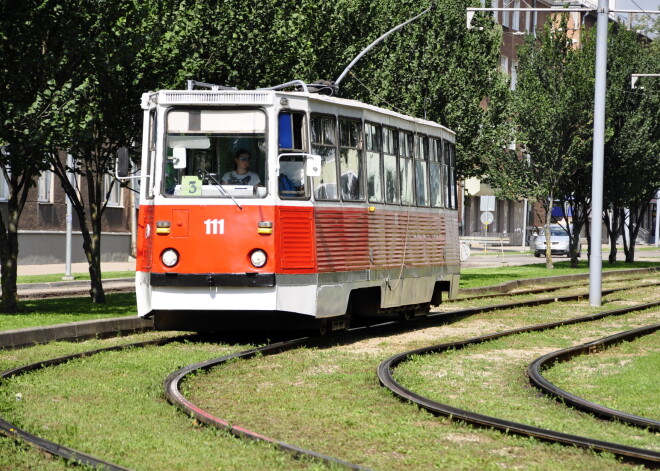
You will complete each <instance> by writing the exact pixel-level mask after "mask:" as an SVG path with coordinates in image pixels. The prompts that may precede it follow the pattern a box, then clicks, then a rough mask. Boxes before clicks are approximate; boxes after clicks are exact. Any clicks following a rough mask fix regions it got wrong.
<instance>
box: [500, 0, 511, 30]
mask: <svg viewBox="0 0 660 471" xmlns="http://www.w3.org/2000/svg"><path fill="white" fill-rule="evenodd" d="M510 2H511V0H504V2H503V3H502V7H503V8H509V7H510V6H511V5H510ZM510 15H511V12H510V11H503V12H502V26H504V27H505V28H508V27H509V16H510Z"/></svg>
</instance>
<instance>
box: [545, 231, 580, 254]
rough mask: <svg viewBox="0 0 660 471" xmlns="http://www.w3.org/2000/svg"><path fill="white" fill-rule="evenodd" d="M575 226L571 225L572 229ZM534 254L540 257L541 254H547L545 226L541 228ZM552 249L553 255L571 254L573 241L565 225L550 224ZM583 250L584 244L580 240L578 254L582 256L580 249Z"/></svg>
mask: <svg viewBox="0 0 660 471" xmlns="http://www.w3.org/2000/svg"><path fill="white" fill-rule="evenodd" d="M572 229H573V226H571V230H572ZM534 243H535V247H534V256H535V257H540V256H541V255H543V256H545V249H546V238H545V231H544V228H541V230H540V231H539V235H538V236H537V237H536V240H535V241H534ZM550 250H551V251H552V255H566V256H567V257H570V256H571V241H570V237H569V236H568V232H567V231H566V229H565V228H564V227H562V226H561V225H559V224H550ZM581 250H582V244H580V243H579V242H578V246H577V256H578V257H579V256H580V251H581Z"/></svg>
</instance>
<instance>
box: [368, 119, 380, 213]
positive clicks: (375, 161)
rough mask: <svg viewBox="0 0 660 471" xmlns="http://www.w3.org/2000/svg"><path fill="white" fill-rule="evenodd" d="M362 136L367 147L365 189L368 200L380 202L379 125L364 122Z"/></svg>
mask: <svg viewBox="0 0 660 471" xmlns="http://www.w3.org/2000/svg"><path fill="white" fill-rule="evenodd" d="M364 137H365V141H366V147H367V190H368V195H369V201H370V202H374V203H382V201H383V176H382V173H381V170H380V151H381V148H382V142H381V128H380V126H376V125H374V124H368V123H367V124H365V125H364Z"/></svg>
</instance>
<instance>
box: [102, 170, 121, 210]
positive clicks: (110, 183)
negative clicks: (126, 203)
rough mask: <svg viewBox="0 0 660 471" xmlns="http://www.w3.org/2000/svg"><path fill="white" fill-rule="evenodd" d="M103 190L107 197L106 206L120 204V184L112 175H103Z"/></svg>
mask: <svg viewBox="0 0 660 471" xmlns="http://www.w3.org/2000/svg"><path fill="white" fill-rule="evenodd" d="M108 191H109V192H110V193H108ZM103 192H104V193H105V195H106V197H107V198H108V206H121V193H122V192H121V185H120V184H119V182H118V181H116V179H115V177H114V175H110V174H105V175H104V176H103Z"/></svg>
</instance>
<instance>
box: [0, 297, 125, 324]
mask: <svg viewBox="0 0 660 471" xmlns="http://www.w3.org/2000/svg"><path fill="white" fill-rule="evenodd" d="M105 297H106V304H93V303H92V302H91V300H90V298H88V297H76V298H48V299H38V300H27V301H19V309H20V310H19V312H18V313H15V314H1V315H0V331H2V330H13V329H23V328H27V327H39V326H44V325H53V324H63V323H66V322H77V321H88V320H94V319H107V318H111V317H122V316H137V308H136V300H135V293H108V294H106V295H105Z"/></svg>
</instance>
